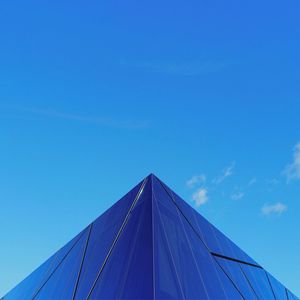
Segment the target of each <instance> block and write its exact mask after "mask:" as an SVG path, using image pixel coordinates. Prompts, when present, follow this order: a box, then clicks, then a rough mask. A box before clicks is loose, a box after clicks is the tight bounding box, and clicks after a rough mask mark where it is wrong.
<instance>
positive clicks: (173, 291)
mask: <svg viewBox="0 0 300 300" xmlns="http://www.w3.org/2000/svg"><path fill="white" fill-rule="evenodd" d="M3 299H4V300H15V299H22V300H33V299H38V300H43V299H45V300H88V299H233V300H234V299H251V300H252V299H276V300H281V299H285V300H290V299H292V300H294V299H298V298H297V297H296V296H295V295H293V294H292V293H291V292H290V291H289V290H287V289H286V288H285V287H284V286H283V285H282V284H281V283H280V282H278V281H277V280H276V279H275V278H274V277H273V276H272V275H270V274H269V273H267V272H266V271H265V270H264V269H263V268H262V267H261V266H260V265H259V264H258V263H256V262H255V261H254V260H253V259H252V258H250V257H249V256H248V255H247V254H246V253H245V252H244V251H242V250H241V249H240V248H239V247H238V246H236V245H235V244H234V243H233V242H232V241H230V240H229V239H228V238H227V237H226V236H225V235H223V234H222V233H221V232H220V231H219V230H218V229H216V228H215V227H214V226H213V225H212V224H210V223H209V222H208V221H207V220H206V219H204V218H203V217H202V216H201V215H199V214H198V213H197V212H196V211H195V210H194V209H193V208H192V207H190V206H189V205H188V204H187V203H186V202H185V201H184V200H182V199H181V198H180V197H179V196H178V195H176V194H175V193H174V192H173V191H172V190H171V189H169V188H168V187H167V186H166V185H165V184H164V183H162V182H161V181H160V180H159V179H158V178H156V177H155V176H154V175H149V176H148V177H147V178H145V179H144V180H143V181H142V182H141V183H139V184H138V185H137V186H136V187H135V188H133V189H132V190H131V191H130V192H129V193H128V194H127V195H125V196H124V197H123V198H122V199H121V200H119V201H118V202H117V203H116V204H115V205H113V206H112V207H111V208H110V209H109V210H107V211H106V212H105V213H104V214H103V215H101V216H100V217H99V218H98V219H96V220H95V221H94V222H92V223H91V224H90V225H89V226H88V227H87V228H85V229H84V230H83V231H82V232H81V233H80V234H78V235H77V236H76V237H75V238H74V239H72V240H71V241H70V242H69V243H68V244H66V246H64V247H63V248H62V249H60V250H59V251H58V252H57V253H56V254H54V255H53V256H52V257H51V258H49V259H48V260H47V261H46V262H45V263H44V264H42V265H41V266H40V267H39V268H38V269H37V270H35V271H34V272H33V273H32V274H30V275H29V276H28V277H27V278H26V279H24V280H23V281H22V282H21V283H20V284H18V285H17V286H16V287H15V288H14V289H12V290H11V291H10V292H9V293H8V294H7V295H5V296H4V297H3Z"/></svg>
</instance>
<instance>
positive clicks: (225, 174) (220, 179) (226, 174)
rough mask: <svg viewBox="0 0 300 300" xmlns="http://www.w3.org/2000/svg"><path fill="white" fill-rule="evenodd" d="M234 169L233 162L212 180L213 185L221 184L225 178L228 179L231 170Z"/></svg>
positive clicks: (231, 172)
mask: <svg viewBox="0 0 300 300" xmlns="http://www.w3.org/2000/svg"><path fill="white" fill-rule="evenodd" d="M234 167H235V162H232V163H231V164H230V165H229V166H228V167H226V168H225V169H224V170H223V171H222V175H220V176H218V177H216V178H214V179H213V183H214V184H220V183H222V182H223V181H224V180H225V179H226V178H227V177H230V176H231V175H232V174H233V170H234Z"/></svg>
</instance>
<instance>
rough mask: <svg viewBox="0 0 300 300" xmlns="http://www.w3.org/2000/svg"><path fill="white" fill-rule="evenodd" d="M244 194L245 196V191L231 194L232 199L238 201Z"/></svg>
mask: <svg viewBox="0 0 300 300" xmlns="http://www.w3.org/2000/svg"><path fill="white" fill-rule="evenodd" d="M244 196H245V193H243V192H236V193H233V194H232V195H231V199H232V200H235V201H236V200H240V199H242V198H243V197H244Z"/></svg>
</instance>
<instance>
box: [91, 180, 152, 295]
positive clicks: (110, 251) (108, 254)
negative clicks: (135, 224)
mask: <svg viewBox="0 0 300 300" xmlns="http://www.w3.org/2000/svg"><path fill="white" fill-rule="evenodd" d="M147 180H148V178H146V179H144V181H143V183H142V185H141V187H140V189H139V191H138V192H137V194H136V196H135V199H134V201H133V202H132V204H131V206H130V208H129V210H128V212H127V215H126V216H125V219H124V221H123V223H122V225H121V227H120V229H119V231H118V233H117V235H116V237H115V239H114V240H113V242H112V244H111V246H110V249H109V251H108V253H107V255H106V257H105V259H104V261H103V264H102V266H101V268H100V270H99V272H98V274H97V276H96V279H95V281H94V283H93V285H92V287H91V289H90V291H89V293H88V295H87V298H86V300H88V299H90V297H91V295H92V292H93V290H94V288H95V286H96V284H97V282H98V279H99V278H100V275H101V273H102V271H103V269H104V267H105V266H106V263H107V261H108V259H109V257H110V255H111V253H112V251H113V249H114V247H115V245H116V244H117V242H118V240H119V237H120V235H121V233H122V231H123V229H124V228H125V226H126V224H127V222H128V219H129V216H130V214H131V212H132V210H133V208H134V207H135V205H136V203H137V201H138V200H139V198H140V196H141V195H142V193H143V190H144V188H145V185H146V183H147Z"/></svg>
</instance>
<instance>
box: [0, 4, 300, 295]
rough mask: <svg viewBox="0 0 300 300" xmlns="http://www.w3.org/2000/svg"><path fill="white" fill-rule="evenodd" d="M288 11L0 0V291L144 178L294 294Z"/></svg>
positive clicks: (293, 50)
mask: <svg viewBox="0 0 300 300" xmlns="http://www.w3.org/2000/svg"><path fill="white" fill-rule="evenodd" d="M100 2H101V3H100ZM299 9H300V3H299V1H286V2H282V1H256V0H255V1H176V0H172V1H156V0H153V1H141V0H139V1H131V0H129V1H105V0H104V1H93V0H91V1H74V0H73V1H67V0H59V1H58V0H51V1H41V0H36V1H33V0H28V1H18V0H9V1H2V2H1V4H0V142H1V144H0V240H1V247H0V271H1V272H0V273H1V274H0V295H2V294H4V293H5V292H7V291H8V290H9V289H10V288H12V287H13V286H15V285H16V284H17V283H18V282H19V281H20V280H21V279H23V278H24V277H25V276H26V275H28V274H29V273H30V272H31V271H32V270H33V269H34V268H36V267H37V266H38V265H40V264H41V263H42V262H43V261H44V260H45V259H46V258H48V257H49V256H50V255H51V254H52V253H53V252H54V251H56V250H57V249H58V248H60V247H61V246H62V245H63V244H65V243H66V242H67V241H68V240H70V239H71V238H72V237H73V236H74V235H75V234H76V233H77V232H79V231H80V230H81V229H82V228H83V227H84V226H86V225H87V224H88V223H90V222H91V221H92V220H93V219H94V218H96V217H97V216H98V215H100V214H101V213H102V212H104V211H105V210H106V209H107V208H109V207H110V206H111V205H112V204H113V203H114V202H115V201H116V200H117V199H119V198H120V197H121V196H122V195H123V194H125V193H126V192H127V191H128V190H129V189H130V188H131V187H133V185H135V184H136V183H137V182H138V181H140V180H141V179H142V178H143V177H145V176H146V175H148V174H149V173H150V172H153V173H155V174H156V175H157V176H158V177H160V178H161V179H162V180H163V181H165V182H166V183H167V184H168V185H169V186H170V187H171V188H173V189H174V190H175V191H176V192H177V193H179V194H180V195H181V196H182V197H183V198H184V199H186V200H187V201H188V202H189V203H190V204H191V205H193V206H194V207H196V208H197V210H198V211H199V212H200V213H202V214H203V215H204V216H205V217H206V218H208V220H210V221H211V222H212V223H213V224H215V225H216V226H217V227H218V228H219V229H221V231H223V232H224V233H225V234H226V235H227V236H229V237H230V238H231V239H232V240H233V241H235V242H236V243H237V244H238V245H239V246H240V247H241V248H242V249H244V250H245V251H246V252H247V253H248V254H249V255H250V256H252V257H253V258H254V259H255V260H256V261H258V262H259V263H260V264H262V265H263V266H264V267H265V268H266V269H267V270H268V271H269V272H271V273H272V274H273V275H274V276H275V277H277V278H278V279H279V280H280V281H281V282H282V283H283V284H285V285H286V286H287V287H288V288H290V289H291V290H292V291H293V292H294V293H296V294H298V295H300V283H299V278H300V268H299V266H300V255H299V253H300V235H299V228H300V213H299V211H300V144H298V143H299V142H300V56H299V53H300V20H299Z"/></svg>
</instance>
